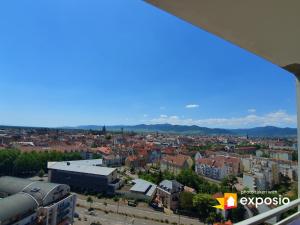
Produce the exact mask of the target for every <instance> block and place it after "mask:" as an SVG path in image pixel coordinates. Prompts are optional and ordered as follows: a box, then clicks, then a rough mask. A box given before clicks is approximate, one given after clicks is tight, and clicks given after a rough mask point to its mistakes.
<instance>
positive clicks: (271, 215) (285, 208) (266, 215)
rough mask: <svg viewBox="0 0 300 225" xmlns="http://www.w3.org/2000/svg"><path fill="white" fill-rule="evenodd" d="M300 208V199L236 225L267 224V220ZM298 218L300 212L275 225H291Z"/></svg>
mask: <svg viewBox="0 0 300 225" xmlns="http://www.w3.org/2000/svg"><path fill="white" fill-rule="evenodd" d="M298 206H300V199H297V200H294V201H292V202H290V203H289V204H287V205H282V206H279V207H277V208H275V209H272V210H270V211H268V212H265V213H262V214H259V215H257V216H254V217H252V218H250V219H247V220H244V221H242V222H239V223H236V224H235V225H258V224H261V223H263V222H266V221H267V220H269V219H271V218H274V217H279V216H280V215H281V214H282V213H284V212H286V211H288V210H290V209H293V208H296V207H298ZM297 218H300V211H299V212H296V213H295V214H293V215H291V216H289V217H287V218H285V219H283V220H281V221H279V222H277V223H276V224H275V225H286V224H289V223H291V222H293V221H294V220H296V219H297ZM297 224H298V223H297ZM299 224H300V223H299Z"/></svg>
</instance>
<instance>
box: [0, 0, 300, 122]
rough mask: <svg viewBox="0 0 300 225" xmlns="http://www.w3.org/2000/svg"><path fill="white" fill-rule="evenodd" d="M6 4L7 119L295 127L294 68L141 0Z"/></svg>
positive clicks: (2, 56) (2, 17)
mask: <svg viewBox="0 0 300 225" xmlns="http://www.w3.org/2000/svg"><path fill="white" fill-rule="evenodd" d="M32 2H34V4H29V3H25V2H24V3H18V4H17V5H16V4H14V3H13V1H12V2H3V3H1V7H0V12H1V13H0V25H1V27H2V35H1V36H0V43H1V44H0V88H1V90H2V95H1V96H0V102H1V104H0V118H1V119H0V124H3V125H22V126H47V127H60V126H77V125H87V124H95V125H101V124H106V125H123V124H124V125H127V124H128V125H133V124H141V123H145V124H157V123H170V124H179V125H198V126H205V127H218V128H247V127H257V126H266V125H274V126H279V127H286V126H288V127H296V115H295V114H296V113H295V112H296V105H295V103H296V100H295V88H289V87H294V84H293V83H294V79H293V76H291V75H290V74H288V73H287V72H286V71H284V70H281V69H279V68H277V67H276V66H274V65H272V64H271V63H268V62H266V61H265V60H263V59H260V58H259V57H257V56H255V55H253V54H251V53H248V52H246V51H245V50H242V49H240V48H238V47H235V46H233V45H232V44H230V43H227V42H225V41H223V40H221V39H219V38H217V37H215V36H213V35H211V34H208V33H206V32H205V31H203V30H200V29H198V28H196V27H194V26H192V25H190V24H188V23H186V22H184V21H181V20H179V19H178V18H176V17H173V16H171V15H168V14H167V13H165V12H163V11H160V10H157V9H155V8H153V7H152V6H150V5H147V4H145V3H144V2H142V1H120V0H116V1H113V2H108V1H101V2H98V1H90V2H89V4H88V5H87V4H85V3H84V2H79V1H78V2H72V4H71V1H64V2H59V1H52V2H51V3H50V2H38V1H32Z"/></svg>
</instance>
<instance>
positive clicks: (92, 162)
mask: <svg viewBox="0 0 300 225" xmlns="http://www.w3.org/2000/svg"><path fill="white" fill-rule="evenodd" d="M70 162H71V163H72V164H78V165H83V166H100V165H102V163H103V160H102V159H87V160H73V161H70Z"/></svg>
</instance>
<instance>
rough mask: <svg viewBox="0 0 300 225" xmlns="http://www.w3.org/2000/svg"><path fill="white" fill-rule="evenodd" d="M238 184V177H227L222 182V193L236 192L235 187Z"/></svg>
mask: <svg viewBox="0 0 300 225" xmlns="http://www.w3.org/2000/svg"><path fill="white" fill-rule="evenodd" d="M237 183H238V180H237V177H236V176H234V175H229V176H228V177H225V178H224V179H223V180H222V182H221V190H222V192H236V188H235V185H236V184H237Z"/></svg>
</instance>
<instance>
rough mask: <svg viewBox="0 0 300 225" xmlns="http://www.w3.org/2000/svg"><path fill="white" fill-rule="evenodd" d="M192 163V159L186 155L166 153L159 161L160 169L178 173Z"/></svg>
mask: <svg viewBox="0 0 300 225" xmlns="http://www.w3.org/2000/svg"><path fill="white" fill-rule="evenodd" d="M192 165H193V160H192V158H191V157H190V156H187V155H181V154H179V155H174V156H173V155H166V156H164V157H163V158H162V160H161V162H160V169H161V171H168V172H170V173H173V174H175V175H178V174H179V173H180V172H181V171H182V170H183V169H190V168H191V167H192Z"/></svg>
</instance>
